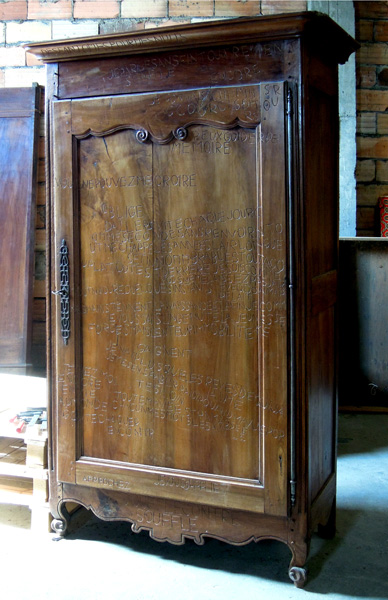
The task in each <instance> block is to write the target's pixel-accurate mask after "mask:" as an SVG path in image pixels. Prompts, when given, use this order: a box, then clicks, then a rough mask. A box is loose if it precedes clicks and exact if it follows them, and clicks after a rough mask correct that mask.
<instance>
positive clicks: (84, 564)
mask: <svg viewBox="0 0 388 600" xmlns="http://www.w3.org/2000/svg"><path fill="white" fill-rule="evenodd" d="M338 453H339V457H338V512H337V535H336V537H335V539H333V540H330V541H325V540H321V539H320V538H318V537H314V538H313V540H312V546H311V552H310V558H309V561H308V569H309V580H308V583H307V586H306V587H305V589H304V590H299V589H296V588H295V587H294V586H293V585H292V583H290V582H289V579H288V576H287V567H288V563H289V560H290V553H289V550H288V549H287V547H286V546H285V545H283V544H280V543H277V542H271V541H266V542H261V543H259V544H250V545H248V546H244V547H241V548H234V547H231V546H228V545H226V544H222V543H220V542H218V541H215V540H209V541H208V542H207V543H206V544H205V545H204V546H196V545H195V544H194V543H191V542H188V543H187V544H186V545H185V546H183V547H176V546H171V545H168V544H160V543H158V542H154V541H153V540H151V539H150V538H149V536H148V534H146V533H141V534H133V533H131V531H130V526H129V525H128V524H125V523H104V522H101V521H98V520H97V519H94V518H93V519H91V520H90V521H89V522H88V523H87V524H86V525H84V526H82V527H81V528H80V529H79V530H78V531H77V532H76V533H73V534H72V535H70V536H69V537H68V538H66V539H64V540H61V541H59V542H56V541H54V540H53V539H52V536H50V535H49V534H47V533H45V532H42V533H41V534H39V535H36V534H32V533H31V531H30V529H29V527H30V517H29V511H28V509H25V508H23V507H10V506H6V505H0V598H1V599H2V600H13V599H15V600H24V599H25V600H27V599H28V600H38V599H39V600H43V599H50V600H51V599H53V600H54V599H55V600H78V599H82V600H89V599H93V600H96V599H100V598H101V599H102V598H104V599H105V598H106V599H108V600H116V599H121V598H126V599H130V600H140V599H146V600H154V599H158V600H163V599H164V598H166V599H168V600H191V599H194V598H195V599H196V600H199V599H201V600H221V599H222V600H232V599H233V600H236V599H237V600H245V599H248V598H249V599H250V600H251V599H253V598H254V599H255V600H259V599H260V600H266V599H267V598H270V599H271V600H278V599H279V600H280V599H281V600H286V599H294V598H303V597H304V598H309V599H311V600H313V599H314V598H318V597H319V598H320V597H322V596H324V597H325V600H332V599H335V598H338V599H343V600H345V599H346V598H360V599H362V598H371V599H379V598H381V599H383V598H384V599H388V415H384V414H364V415H354V414H352V415H350V414H349V415H340V424H339V443H338Z"/></svg>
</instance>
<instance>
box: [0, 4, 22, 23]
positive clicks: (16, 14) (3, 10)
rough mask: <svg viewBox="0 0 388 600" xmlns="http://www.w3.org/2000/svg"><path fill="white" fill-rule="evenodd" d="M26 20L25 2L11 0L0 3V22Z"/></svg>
mask: <svg viewBox="0 0 388 600" xmlns="http://www.w3.org/2000/svg"><path fill="white" fill-rule="evenodd" d="M17 19H27V0H11V1H10V2H1V3H0V20H1V21H12V20H17Z"/></svg>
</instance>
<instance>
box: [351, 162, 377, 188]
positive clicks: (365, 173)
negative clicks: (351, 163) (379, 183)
mask: <svg viewBox="0 0 388 600" xmlns="http://www.w3.org/2000/svg"><path fill="white" fill-rule="evenodd" d="M375 175H376V163H375V161H374V160H370V159H367V160H358V161H357V167H356V181H359V182H361V181H365V182H366V181H373V180H374V178H375Z"/></svg>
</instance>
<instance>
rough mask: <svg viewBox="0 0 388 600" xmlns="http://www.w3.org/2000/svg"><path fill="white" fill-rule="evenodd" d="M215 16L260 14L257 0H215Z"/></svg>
mask: <svg viewBox="0 0 388 600" xmlns="http://www.w3.org/2000/svg"><path fill="white" fill-rule="evenodd" d="M214 14H215V16H216V17H254V16H256V15H259V14H260V1H259V0H245V2H241V0H215V13H214Z"/></svg>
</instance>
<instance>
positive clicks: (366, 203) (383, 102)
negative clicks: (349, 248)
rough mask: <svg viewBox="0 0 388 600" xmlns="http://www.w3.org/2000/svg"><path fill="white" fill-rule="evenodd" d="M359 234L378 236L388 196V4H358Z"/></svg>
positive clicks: (356, 5)
mask: <svg viewBox="0 0 388 600" xmlns="http://www.w3.org/2000/svg"><path fill="white" fill-rule="evenodd" d="M355 9H356V38H357V40H358V41H359V42H360V43H361V48H360V50H359V51H358V52H357V55H356V65H357V169H356V179H357V235H359V236H374V235H376V233H378V218H377V217H378V210H377V204H378V198H379V196H383V195H388V2H382V1H380V2H355Z"/></svg>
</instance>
